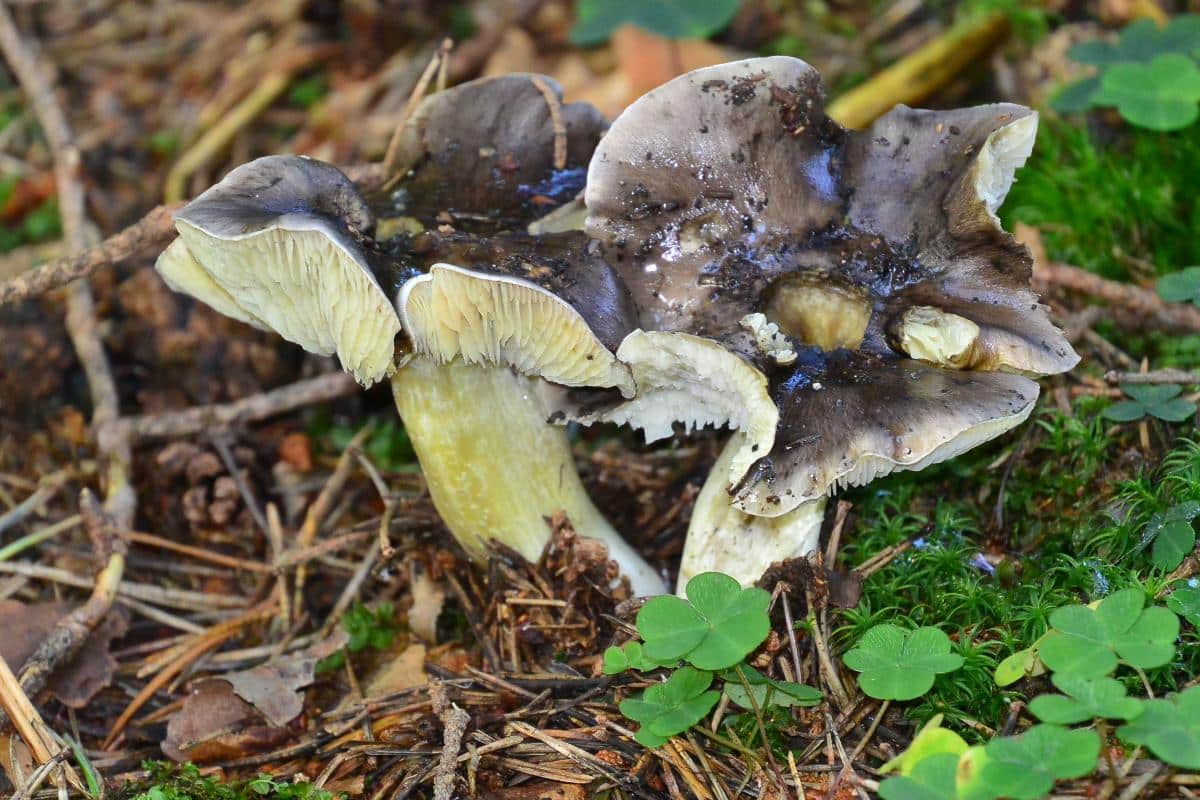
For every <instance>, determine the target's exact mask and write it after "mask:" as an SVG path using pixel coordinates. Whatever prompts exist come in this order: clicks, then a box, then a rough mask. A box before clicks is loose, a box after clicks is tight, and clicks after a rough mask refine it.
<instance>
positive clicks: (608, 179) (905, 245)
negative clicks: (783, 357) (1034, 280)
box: [586, 57, 1078, 374]
mask: <svg viewBox="0 0 1200 800" xmlns="http://www.w3.org/2000/svg"><path fill="white" fill-rule="evenodd" d="M822 102H823V98H822V89H821V86H820V81H819V77H818V76H817V73H816V72H815V70H813V69H812V67H810V66H809V65H807V64H805V63H804V62H802V61H799V60H797V59H793V58H785V57H771V58H757V59H748V60H745V61H737V62H733V63H730V64H724V65H721V66H717V67H711V68H707V69H702V70H697V71H695V72H692V73H689V74H688V75H684V76H682V77H680V78H677V79H675V80H674V81H671V82H670V83H667V84H665V85H663V86H661V87H659V88H658V89H655V90H654V91H652V92H650V93H649V94H647V95H645V96H644V97H642V98H641V99H639V100H638V101H637V102H636V103H634V104H633V105H631V106H630V107H629V108H628V109H626V111H625V112H624V113H623V114H622V115H621V116H620V117H619V118H618V119H617V120H616V121H615V122H614V123H613V125H612V127H611V128H610V130H609V132H608V134H607V135H606V136H605V138H604V139H603V140H602V141H601V143H600V145H599V146H598V148H597V150H596V154H595V156H594V157H593V159H592V162H591V165H590V167H589V171H588V185H587V192H586V201H587V206H588V210H589V217H588V231H589V232H590V233H591V234H592V235H594V236H596V237H597V238H598V239H600V240H601V241H603V242H604V243H605V245H606V254H607V256H608V258H609V260H610V261H611V262H612V263H613V264H614V266H615V267H616V268H617V269H618V271H619V272H621V274H622V276H623V277H624V278H625V281H626V283H627V284H628V285H629V286H630V288H631V290H632V291H633V292H634V297H635V300H636V301H637V303H638V305H639V308H641V309H642V323H643V326H644V327H646V328H653V329H660V330H682V331H687V332H690V333H698V334H702V335H706V336H711V337H713V338H717V339H721V338H723V337H725V336H727V335H728V334H729V332H730V331H733V330H736V328H737V325H738V322H739V321H740V320H741V319H742V318H743V317H744V316H745V315H747V314H751V313H755V312H762V311H764V310H768V309H767V307H768V304H769V303H770V301H771V300H772V297H773V296H774V295H776V294H778V293H779V291H780V290H781V288H783V287H784V286H785V285H786V284H788V283H789V282H794V281H804V280H808V281H810V282H812V283H820V284H828V285H831V286H832V287H833V288H834V289H839V288H845V289H846V290H847V291H849V292H851V293H857V295H858V299H857V301H856V304H857V305H858V306H859V308H860V309H861V313H862V315H863V323H864V328H863V330H862V331H861V332H860V334H859V336H860V337H865V338H866V339H867V340H868V341H867V342H866V344H867V346H877V347H879V348H882V349H883V350H886V349H888V347H887V342H886V341H885V339H886V335H887V331H888V330H889V329H890V328H892V327H894V326H895V325H896V324H898V322H897V320H898V317H900V316H902V315H903V312H904V311H905V310H906V309H907V308H909V307H911V306H912V305H919V304H920V305H931V306H934V307H937V308H941V309H943V310H944V311H947V312H949V313H953V314H955V315H958V316H962V317H965V318H967V319H970V320H971V321H973V322H974V323H975V324H976V325H977V326H978V327H979V328H980V334H979V337H978V338H979V341H978V343H977V347H976V352H975V355H974V363H971V364H967V365H966V366H979V367H982V368H985V369H993V368H1000V367H1003V368H1007V369H1013V370H1018V371H1025V372H1031V373H1043V374H1044V373H1051V372H1060V371H1063V370H1066V369H1070V367H1072V366H1073V365H1074V364H1075V363H1076V362H1077V360H1078V356H1076V354H1075V353H1074V351H1073V350H1072V349H1071V347H1070V345H1069V344H1068V343H1067V342H1066V340H1065V339H1064V338H1063V336H1062V334H1061V332H1059V331H1058V330H1057V329H1055V328H1054V326H1053V325H1051V324H1050V323H1049V321H1048V320H1047V318H1046V315H1045V310H1044V309H1043V308H1042V307H1041V306H1039V305H1038V304H1037V300H1036V298H1035V296H1034V295H1033V294H1032V293H1031V292H1030V291H1029V279H1030V275H1031V260H1030V257H1029V254H1028V251H1027V250H1026V249H1025V248H1024V247H1023V246H1022V245H1020V244H1019V243H1017V242H1016V241H1015V240H1014V239H1013V237H1012V236H1011V235H1010V234H1008V233H1007V232H1005V231H1004V230H1003V229H1002V228H1001V227H1000V226H999V222H998V220H997V219H996V216H995V210H996V208H998V207H999V205H1000V203H1001V202H1002V201H1003V198H1004V195H1005V194H1006V193H1007V190H1008V187H1009V186H1010V185H1011V183H1012V180H1013V173H1014V172H1015V170H1016V168H1017V167H1019V166H1020V165H1021V164H1022V163H1023V162H1024V160H1025V157H1026V156H1028V154H1029V150H1030V148H1031V147H1032V142H1033V135H1034V133H1035V131H1036V115H1035V114H1034V113H1033V112H1032V111H1030V110H1029V109H1026V108H1022V107H1020V106H1014V105H1007V104H1000V105H991V106H980V107H977V108H971V109H961V110H956V111H947V112H941V111H936V112H935V111H916V110H913V109H909V108H905V107H898V108H897V109H895V110H893V111H892V112H890V113H889V114H887V115H885V116H884V117H883V118H881V119H880V120H879V121H877V122H876V123H875V124H874V125H873V126H872V127H871V128H870V129H869V130H866V131H861V132H853V131H847V130H845V129H843V128H842V127H841V126H839V125H837V124H836V123H835V122H833V121H832V120H830V119H829V118H828V117H826V116H825V114H824V111H823V107H822ZM842 310H845V309H842V308H841V307H839V312H840V311H842ZM839 315H840V314H839ZM767 316H768V317H770V316H771V314H770V313H768V315H767ZM784 332H785V333H789V334H790V333H802V332H800V331H788V330H785V331H784ZM872 338H873V339H874V340H875V341H874V342H872V341H870V339H872ZM806 343H808V344H816V345H818V346H823V347H825V348H826V349H829V347H828V345H827V343H825V342H819V341H818V342H806ZM861 343H862V340H861V338H860V341H856V342H853V343H852V344H853V346H856V347H857V346H858V345H859V344H861ZM835 344H845V343H843V342H835ZM901 355H907V354H905V353H901Z"/></svg>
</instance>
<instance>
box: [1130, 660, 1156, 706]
mask: <svg viewBox="0 0 1200 800" xmlns="http://www.w3.org/2000/svg"><path fill="white" fill-rule="evenodd" d="M1133 669H1134V671H1135V672H1137V674H1138V677H1139V678H1141V679H1142V686H1144V687H1146V696H1147V697H1149V698H1150V699H1151V700H1153V699H1154V690H1153V689H1152V688H1150V678H1149V677H1148V676H1147V675H1146V671H1145V670H1143V669H1142V668H1141V667H1134V668H1133Z"/></svg>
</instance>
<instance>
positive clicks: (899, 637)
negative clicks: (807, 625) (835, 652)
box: [843, 624, 963, 700]
mask: <svg viewBox="0 0 1200 800" xmlns="http://www.w3.org/2000/svg"><path fill="white" fill-rule="evenodd" d="M843 660H844V661H845V662H846V666H848V667H849V668H850V669H852V670H854V671H855V672H859V673H862V674H861V675H859V677H858V686H859V688H860V689H862V690H863V691H864V692H866V693H867V694H868V695H870V696H871V697H874V698H875V699H877V700H912V699H913V698H914V697H920V696H921V695H923V694H925V693H926V692H928V691H929V689H930V688H931V687H932V686H933V680H934V678H936V677H937V676H938V675H940V674H941V673H943V672H953V671H954V670H956V669H958V668H959V667H961V666H962V665H963V659H962V656H959V655H955V654H954V653H951V652H950V637H948V636H946V634H944V633H942V632H941V631H940V630H938V629H937V628H917V629H916V630H906V629H904V628H901V627H898V626H896V625H888V624H884V625H876V626H875V627H873V628H871V629H870V630H868V631H867V632H866V633H864V634H863V636H862V638H861V639H859V640H858V644H856V645H855V646H854V649H853V650H851V651H850V652H848V653H846V655H845V656H844V658H843Z"/></svg>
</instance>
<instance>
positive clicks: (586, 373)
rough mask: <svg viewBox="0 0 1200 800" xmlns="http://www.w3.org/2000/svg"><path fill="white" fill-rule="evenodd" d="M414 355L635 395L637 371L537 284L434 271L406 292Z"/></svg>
mask: <svg viewBox="0 0 1200 800" xmlns="http://www.w3.org/2000/svg"><path fill="white" fill-rule="evenodd" d="M396 306H397V308H399V309H400V315H401V317H402V318H403V319H404V328H405V330H406V331H407V332H408V335H409V338H410V340H411V342H412V347H413V351H414V352H415V353H417V354H419V355H425V356H429V357H431V358H432V359H433V360H434V361H435V362H436V363H440V364H445V363H449V362H451V361H453V360H455V359H456V358H461V359H462V360H463V361H465V362H467V363H468V364H480V365H488V366H509V367H512V368H513V369H515V370H516V371H517V372H519V373H521V374H523V375H531V376H536V377H542V378H545V379H546V380H549V381H551V382H553V383H557V384H561V385H563V386H577V387H597V388H614V387H615V388H617V389H619V390H620V391H621V393H622V394H624V395H625V396H627V397H628V396H630V395H632V394H633V392H634V386H633V380H632V378H631V376H630V374H629V370H628V369H627V368H626V367H625V366H624V365H623V364H621V363H620V362H619V361H618V360H617V359H616V357H615V356H614V355H613V354H612V352H611V351H609V350H608V348H606V347H605V346H604V343H603V342H602V341H600V339H599V338H598V337H597V336H596V334H595V333H593V331H592V329H591V327H589V325H588V323H587V320H585V319H584V317H583V315H582V314H580V313H579V311H577V310H576V309H575V308H573V307H572V306H571V305H570V304H569V303H568V302H566V301H565V300H563V299H562V298H560V297H558V296H557V295H555V294H554V293H552V292H550V291H548V290H547V289H544V288H542V287H541V286H538V285H537V284H536V283H533V282H532V281H529V280H526V279H522V278H516V277H512V276H510V275H498V274H488V273H481V272H473V271H471V270H469V269H465V268H463V267H459V266H455V265H453V264H434V265H433V267H432V268H430V270H429V272H428V273H426V274H424V275H419V276H417V277H415V278H412V279H410V280H409V281H408V282H406V283H405V284H404V286H403V287H402V288H401V289H400V294H399V297H398V298H397V300H396Z"/></svg>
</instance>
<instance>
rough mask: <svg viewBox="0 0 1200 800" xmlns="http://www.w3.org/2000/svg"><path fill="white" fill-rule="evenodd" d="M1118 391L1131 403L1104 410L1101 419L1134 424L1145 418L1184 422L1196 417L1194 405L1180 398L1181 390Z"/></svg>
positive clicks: (1132, 386)
mask: <svg viewBox="0 0 1200 800" xmlns="http://www.w3.org/2000/svg"><path fill="white" fill-rule="evenodd" d="M1121 391H1122V392H1124V393H1125V394H1127V395H1129V397H1130V398H1131V399H1129V400H1122V401H1120V402H1118V403H1113V404H1112V405H1111V406H1109V407H1108V408H1106V409H1104V416H1105V417H1107V418H1108V419H1111V420H1114V421H1116V422H1134V421H1136V420H1139V419H1141V418H1142V417H1145V416H1147V415H1149V416H1152V417H1157V418H1158V419H1161V420H1164V421H1166V422H1183V421H1184V420H1185V419H1187V418H1188V417H1190V416H1192V415H1193V414H1195V413H1196V404H1195V403H1193V402H1192V401H1190V400H1185V399H1184V398H1182V397H1180V396H1179V394H1180V393H1181V392H1182V391H1183V387H1182V386H1172V385H1154V384H1137V383H1122V384H1121Z"/></svg>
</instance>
